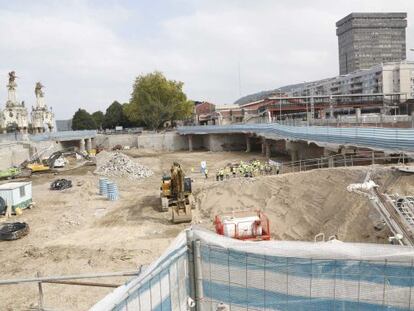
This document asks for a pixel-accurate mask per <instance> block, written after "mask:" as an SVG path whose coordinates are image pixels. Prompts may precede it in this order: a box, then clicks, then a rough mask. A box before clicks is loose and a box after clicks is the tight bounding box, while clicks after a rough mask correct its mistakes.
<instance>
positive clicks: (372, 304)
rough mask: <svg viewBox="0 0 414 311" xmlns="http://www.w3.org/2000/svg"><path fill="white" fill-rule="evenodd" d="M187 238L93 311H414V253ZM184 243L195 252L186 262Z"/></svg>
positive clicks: (197, 232) (202, 234) (196, 234)
mask: <svg viewBox="0 0 414 311" xmlns="http://www.w3.org/2000/svg"><path fill="white" fill-rule="evenodd" d="M192 236H193V238H192V240H191V241H189V243H188V242H187V241H186V237H185V235H184V234H183V233H182V234H180V236H179V237H178V238H177V239H176V240H175V242H174V244H173V245H172V246H171V247H170V248H169V249H168V250H167V251H166V253H165V254H164V255H163V256H162V257H161V258H160V259H159V260H158V261H156V262H155V263H154V264H152V265H151V266H150V267H149V268H148V269H147V270H146V271H145V272H144V273H143V274H142V275H140V276H138V277H137V278H135V279H133V280H131V281H130V282H129V283H127V284H125V285H124V286H121V287H120V288H118V289H116V290H115V291H114V292H113V293H112V294H110V295H108V296H107V297H105V298H104V299H103V300H102V301H100V302H99V303H97V304H96V305H95V306H94V307H93V308H92V309H91V310H92V311H104V310H105V311H106V310H139V311H141V310H187V308H188V306H189V302H192V301H194V302H195V303H196V310H216V309H217V306H218V305H219V304H220V305H221V307H222V306H223V305H225V306H227V307H228V310H252V309H253V310H315V311H328V310H329V311H330V310H360V311H362V310H394V311H397V310H398V311H402V310H413V308H414V295H413V293H412V290H413V287H414V269H413V259H414V249H413V248H411V247H404V246H395V245H381V244H362V243H360V244H359V243H342V242H339V241H337V240H333V241H329V242H318V243H314V242H289V241H261V242H251V241H240V240H235V239H230V238H227V237H224V236H220V235H217V234H215V233H214V232H211V231H205V230H202V229H193V230H192ZM192 241H196V242H194V243H192ZM187 243H188V244H187ZM187 245H189V246H190V249H191V250H192V251H191V252H189V253H191V254H194V257H193V256H191V257H188V258H189V259H187ZM191 245H193V247H192V248H191ZM194 245H198V246H194ZM194 248H195V249H194ZM190 258H193V259H190ZM189 262H190V263H191V264H190V265H188V263H189ZM187 267H188V269H187ZM188 271H190V273H188ZM190 280H192V281H190ZM191 282H194V283H193V284H194V287H195V290H194V291H191V290H190V287H191V285H190V284H191ZM190 292H191V293H192V292H194V295H191V294H190ZM190 297H191V298H190Z"/></svg>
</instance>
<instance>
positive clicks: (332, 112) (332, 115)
mask: <svg viewBox="0 0 414 311" xmlns="http://www.w3.org/2000/svg"><path fill="white" fill-rule="evenodd" d="M333 117H334V110H333V107H330V108H329V118H331V119H333Z"/></svg>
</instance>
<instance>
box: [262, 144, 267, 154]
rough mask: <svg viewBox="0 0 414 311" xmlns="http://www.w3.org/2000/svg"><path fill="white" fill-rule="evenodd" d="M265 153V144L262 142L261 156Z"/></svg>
mask: <svg viewBox="0 0 414 311" xmlns="http://www.w3.org/2000/svg"><path fill="white" fill-rule="evenodd" d="M265 153H266V144H265V143H264V142H262V154H263V155H264V154H265Z"/></svg>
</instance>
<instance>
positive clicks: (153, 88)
mask: <svg viewBox="0 0 414 311" xmlns="http://www.w3.org/2000/svg"><path fill="white" fill-rule="evenodd" d="M182 88H183V83H182V82H180V81H174V80H167V79H166V78H165V77H164V75H163V74H162V73H161V72H158V71H155V72H153V73H149V74H147V75H141V76H138V77H137V78H136V79H135V83H134V85H133V90H132V95H131V100H130V102H129V104H127V105H126V106H125V115H126V116H127V117H128V119H129V120H131V121H132V122H140V121H141V122H142V123H143V124H144V125H145V126H147V127H149V128H151V129H157V128H160V127H162V125H163V124H164V122H165V121H171V124H173V123H174V121H176V120H183V119H186V118H188V117H190V116H191V113H192V109H193V104H192V102H190V101H188V100H187V96H186V95H185V94H184V92H183V90H182Z"/></svg>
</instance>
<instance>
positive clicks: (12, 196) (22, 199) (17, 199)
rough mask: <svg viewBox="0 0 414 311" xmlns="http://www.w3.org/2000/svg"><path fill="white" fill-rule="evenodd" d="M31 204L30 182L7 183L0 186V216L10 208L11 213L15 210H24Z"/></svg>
mask: <svg viewBox="0 0 414 311" xmlns="http://www.w3.org/2000/svg"><path fill="white" fill-rule="evenodd" d="M31 204H32V182H31V181H28V182H9V183H7V184H3V185H0V214H3V213H4V212H6V207H7V206H11V208H12V212H14V211H15V210H16V208H18V207H19V208H21V209H25V208H27V207H28V206H29V205H31Z"/></svg>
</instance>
